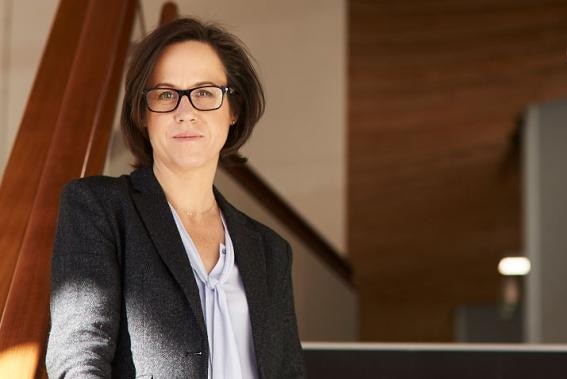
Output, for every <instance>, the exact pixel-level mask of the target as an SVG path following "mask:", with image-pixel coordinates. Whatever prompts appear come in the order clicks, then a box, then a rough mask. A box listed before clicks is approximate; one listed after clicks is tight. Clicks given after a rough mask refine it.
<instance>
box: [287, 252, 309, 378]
mask: <svg viewBox="0 0 567 379" xmlns="http://www.w3.org/2000/svg"><path fill="white" fill-rule="evenodd" d="M287 255H288V259H287V261H288V265H287V268H286V272H285V277H284V301H285V304H286V308H285V312H286V313H285V323H286V325H287V330H286V332H285V333H284V336H285V338H286V340H285V341H284V359H283V362H284V369H283V374H282V376H281V378H286V379H287V378H290V379H291V378H293V379H300V378H305V363H304V360H303V349H302V347H301V343H300V342H299V333H298V330H297V318H296V316H295V306H294V299H293V284H292V279H291V267H292V256H293V254H292V251H291V246H290V245H289V243H287Z"/></svg>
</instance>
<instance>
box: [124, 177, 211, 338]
mask: <svg viewBox="0 0 567 379" xmlns="http://www.w3.org/2000/svg"><path fill="white" fill-rule="evenodd" d="M131 179H132V184H133V186H134V191H133V193H132V197H133V200H134V204H135V205H136V208H137V210H138V213H139V214H140V217H141V219H142V221H143V223H144V224H145V226H146V229H147V231H148V234H149V235H150V238H151V240H152V242H153V243H154V246H155V248H156V250H157V251H158V253H159V255H160V256H161V258H162V260H163V261H164V262H165V264H166V265H167V267H168V268H169V270H170V271H171V273H172V274H173V277H174V278H175V280H177V282H178V283H179V285H180V286H181V288H182V290H183V292H184V294H185V296H186V297H187V300H188V301H189V304H190V306H191V308H192V310H193V314H194V315H195V318H196V320H197V325H198V327H199V329H200V330H201V333H202V335H203V339H204V341H208V339H207V331H206V328H205V321H204V318H203V308H202V307H201V299H200V297H199V288H198V287H197V283H196V282H195V276H194V274H193V270H192V268H191V264H190V263H189V258H188V257H187V254H186V252H185V247H184V246H183V242H182V241H181V236H180V235H179V231H178V230H177V226H176V225H175V220H174V219H173V215H172V214H171V210H170V209H169V205H168V203H167V199H166V198H165V194H164V193H163V190H162V188H161V186H160V184H159V182H158V181H157V179H156V178H155V176H154V173H153V170H152V169H151V168H143V169H138V170H136V171H134V172H132V174H131Z"/></svg>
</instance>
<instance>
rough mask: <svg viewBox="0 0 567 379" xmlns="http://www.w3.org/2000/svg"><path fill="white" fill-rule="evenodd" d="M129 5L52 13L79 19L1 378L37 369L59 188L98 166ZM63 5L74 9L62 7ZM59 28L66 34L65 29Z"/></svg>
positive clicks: (20, 269)
mask: <svg viewBox="0 0 567 379" xmlns="http://www.w3.org/2000/svg"><path fill="white" fill-rule="evenodd" d="M73 3H80V4H79V5H80V6H79V5H76V6H73V5H72V4H73ZM135 8H136V1H135V0H83V1H77V0H62V1H61V4H60V7H59V10H58V13H57V17H56V20H60V21H61V22H62V23H63V24H65V23H68V22H70V19H72V18H78V20H76V22H77V23H78V26H79V27H78V28H77V29H76V31H77V35H78V36H79V38H78V43H77V44H76V48H75V49H74V51H73V54H72V56H73V58H72V63H71V65H70V66H66V67H65V68H64V69H61V70H62V71H63V72H68V75H67V76H64V79H67V80H64V84H63V87H64V90H63V96H62V99H63V100H62V102H61V104H60V107H59V113H58V115H57V117H56V119H55V120H52V121H53V123H54V124H55V127H54V128H53V127H51V130H53V137H52V138H51V143H50V144H49V149H48V151H47V154H46V156H45V163H44V166H43V170H41V173H40V175H39V177H40V179H39V185H38V186H37V191H36V196H35V198H34V199H33V206H32V210H31V213H30V214H29V219H28V222H27V226H26V230H25V234H24V237H23V239H22V241H21V247H20V249H19V254H18V261H17V265H16V267H15V271H14V274H13V278H12V282H11V285H10V290H9V293H8V297H7V301H6V305H5V307H4V312H3V315H2V320H1V322H0V377H2V378H18V379H20V378H23V379H25V378H35V377H36V376H40V375H42V374H43V373H42V372H41V370H38V367H40V362H41V361H42V360H43V351H44V344H45V340H46V336H47V327H48V301H49V267H50V261H51V248H52V244H53V236H54V231H55V224H56V215H57V206H58V199H59V191H60V189H61V188H62V186H63V185H64V184H65V183H66V182H68V181H70V180H71V179H74V178H77V177H79V176H80V175H81V174H83V173H85V172H89V171H91V170H96V169H98V168H100V167H101V166H100V164H99V163H98V162H100V150H102V151H106V146H105V145H106V144H105V143H103V140H104V138H103V136H105V135H108V133H109V131H106V130H104V129H105V128H107V129H110V128H111V127H112V122H109V120H112V118H113V114H114V110H115V107H116V97H117V92H118V85H119V83H120V81H119V80H118V78H119V77H120V74H121V71H122V68H123V65H124V60H125V54H126V50H127V44H128V42H129V39H130V34H131V30H132V25H133V20H134V12H135ZM70 10H74V11H75V13H73V12H70V13H65V14H61V12H63V11H70ZM59 26H60V25H59V24H57V23H56V25H54V28H53V30H52V33H51V36H50V43H54V42H53V41H51V39H52V38H56V37H57V33H55V32H56V31H59V29H58V27H59ZM64 32H65V33H69V30H65V31H64ZM59 38H61V37H59ZM50 43H48V49H49V46H50ZM55 45H57V44H55ZM97 46H104V47H105V48H104V49H101V48H96V47H97ZM48 49H46V52H45V54H44V58H43V60H42V65H43V63H44V61H46V60H47V57H50V59H53V60H52V61H51V60H50V61H46V62H45V64H46V65H48V66H57V65H58V56H57V54H52V53H51V52H49V51H48ZM40 79H41V77H39V76H38V78H37V79H36V85H37V87H42V86H44V85H45V83H44V82H38V80H40ZM57 80H61V79H60V78H57ZM112 99H114V100H112ZM32 100H35V101H39V103H41V101H44V99H32V98H30V103H29V104H28V109H29V108H31V109H33V107H34V106H38V104H35V103H32ZM25 117H27V115H26V116H24V118H25ZM38 119H42V118H40V117H38V118H37V119H36V120H35V121H36V123H37V120H38ZM39 124H40V125H42V124H43V123H39ZM22 126H23V125H22ZM21 132H23V131H21ZM43 143H45V142H43ZM63 162H64V164H62V163H63ZM30 166H31V165H24V166H23V167H22V170H24V172H26V171H25V170H27V169H29V168H30ZM97 167H98V168H97ZM3 185H4V183H3ZM8 185H13V184H12V183H9V184H8ZM20 185H21V184H20Z"/></svg>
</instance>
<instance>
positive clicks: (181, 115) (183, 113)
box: [175, 95, 196, 122]
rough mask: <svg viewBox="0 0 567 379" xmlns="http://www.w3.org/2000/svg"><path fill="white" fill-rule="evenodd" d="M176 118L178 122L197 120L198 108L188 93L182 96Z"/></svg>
mask: <svg viewBox="0 0 567 379" xmlns="http://www.w3.org/2000/svg"><path fill="white" fill-rule="evenodd" d="M175 118H176V120H177V121H178V122H182V121H191V120H195V118H196V109H195V108H194V107H193V105H192V104H191V102H190V101H189V97H188V96H187V95H184V96H182V97H181V100H180V101H179V105H178V106H177V109H176V110H175Z"/></svg>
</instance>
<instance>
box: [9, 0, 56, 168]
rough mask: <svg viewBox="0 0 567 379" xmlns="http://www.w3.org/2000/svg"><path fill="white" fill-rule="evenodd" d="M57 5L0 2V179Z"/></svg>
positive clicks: (20, 0) (49, 1)
mask: <svg viewBox="0 0 567 379" xmlns="http://www.w3.org/2000/svg"><path fill="white" fill-rule="evenodd" d="M57 4H58V1H57V0H42V1H33V0H17V1H16V0H0V20H2V21H1V23H0V177H1V176H2V173H3V172H4V166H5V164H6V160H7V158H8V156H9V153H10V150H11V148H12V144H13V142H14V139H15V137H16V133H17V132H18V128H19V126H20V121H21V118H22V114H23V111H24V107H25V106H26V102H27V99H28V96H29V94H30V91H31V86H32V84H33V80H34V79H35V73H36V71H37V68H38V66H39V60H40V58H41V55H42V53H43V48H44V45H45V42H46V41H47V37H48V35H49V31H50V28H51V24H52V22H53V18H54V16H55V11H56V7H57ZM38 122H41V120H38Z"/></svg>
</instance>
